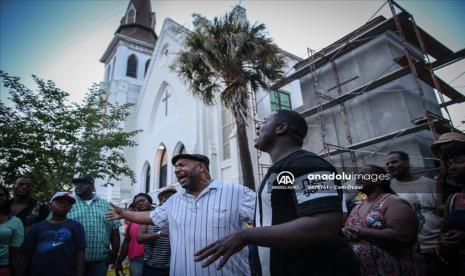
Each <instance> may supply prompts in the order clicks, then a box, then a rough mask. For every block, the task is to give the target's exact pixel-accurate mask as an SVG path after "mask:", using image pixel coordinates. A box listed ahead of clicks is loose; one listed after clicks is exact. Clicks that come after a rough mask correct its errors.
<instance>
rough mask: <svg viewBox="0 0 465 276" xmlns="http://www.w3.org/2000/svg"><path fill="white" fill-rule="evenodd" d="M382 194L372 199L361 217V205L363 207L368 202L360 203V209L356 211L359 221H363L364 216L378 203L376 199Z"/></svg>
mask: <svg viewBox="0 0 465 276" xmlns="http://www.w3.org/2000/svg"><path fill="white" fill-rule="evenodd" d="M383 194H384V193H380V194H379V195H377V196H376V197H375V198H374V199H373V201H372V202H371V203H370V205H369V206H368V208H367V209H366V211H365V212H364V214H363V217H362V216H361V215H360V210H361V209H362V207H363V205H365V202H367V201H368V200H364V201H363V202H362V204H361V205H360V208H358V209H357V215H358V217H359V218H360V220H361V221H363V220H364V219H365V217H366V215H367V214H368V213H369V212H370V210H371V208H373V205H375V204H376V203H377V202H378V198H379V197H380V196H382V195H383ZM367 199H368V197H367Z"/></svg>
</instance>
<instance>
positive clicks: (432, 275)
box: [423, 252, 442, 276]
mask: <svg viewBox="0 0 465 276" xmlns="http://www.w3.org/2000/svg"><path fill="white" fill-rule="evenodd" d="M423 259H425V263H426V272H427V275H428V276H436V275H440V274H441V271H442V268H441V266H442V263H441V260H440V259H439V257H438V255H436V252H425V253H423Z"/></svg>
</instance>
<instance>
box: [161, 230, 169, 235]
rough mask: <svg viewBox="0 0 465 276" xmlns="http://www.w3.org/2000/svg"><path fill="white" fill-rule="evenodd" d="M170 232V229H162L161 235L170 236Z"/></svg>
mask: <svg viewBox="0 0 465 276" xmlns="http://www.w3.org/2000/svg"><path fill="white" fill-rule="evenodd" d="M169 236H170V232H169V231H168V230H160V237H169Z"/></svg>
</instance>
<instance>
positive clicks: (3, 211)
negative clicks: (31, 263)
mask: <svg viewBox="0 0 465 276" xmlns="http://www.w3.org/2000/svg"><path fill="white" fill-rule="evenodd" d="M23 239H24V228H23V224H22V222H21V220H20V219H19V218H17V217H14V216H12V215H11V214H10V193H9V192H8V190H7V189H6V188H5V187H4V186H0V275H2V276H10V275H18V273H19V272H18V268H19V266H18V262H19V259H18V252H19V248H20V247H21V244H22V243H23Z"/></svg>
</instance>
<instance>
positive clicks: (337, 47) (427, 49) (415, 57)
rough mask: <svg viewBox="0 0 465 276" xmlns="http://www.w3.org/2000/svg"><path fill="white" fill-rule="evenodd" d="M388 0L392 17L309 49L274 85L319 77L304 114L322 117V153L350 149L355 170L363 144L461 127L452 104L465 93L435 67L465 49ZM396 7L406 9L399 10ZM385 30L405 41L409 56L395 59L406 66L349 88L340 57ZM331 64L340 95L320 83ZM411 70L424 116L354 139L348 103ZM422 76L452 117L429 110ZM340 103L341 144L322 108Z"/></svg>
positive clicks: (380, 18) (461, 56)
mask: <svg viewBox="0 0 465 276" xmlns="http://www.w3.org/2000/svg"><path fill="white" fill-rule="evenodd" d="M386 3H387V4H388V5H389V8H390V10H391V13H392V18H390V19H386V18H384V17H383V16H378V17H376V18H374V19H373V20H370V21H369V22H367V23H366V24H365V25H364V26H362V27H360V28H359V29H357V30H355V31H354V32H352V33H350V34H349V35H347V36H345V37H343V38H341V39H339V40H338V41H336V42H335V43H333V44H331V45H330V46H328V47H326V48H324V49H323V50H321V51H319V52H315V51H313V50H311V49H308V54H309V57H308V59H307V60H305V61H303V62H300V63H298V64H296V66H295V67H294V68H295V69H296V72H295V73H293V74H292V75H290V76H289V77H287V78H285V79H283V80H281V81H279V82H277V83H276V84H275V85H274V86H273V87H272V88H273V89H279V88H280V87H283V86H285V85H287V84H289V83H291V82H292V81H295V80H298V79H301V78H302V77H305V76H309V77H310V79H311V80H312V81H313V87H314V92H315V100H316V103H315V105H314V106H311V107H309V108H305V109H303V110H301V114H302V115H303V116H304V117H309V116H312V115H315V116H316V117H317V121H318V123H319V125H320V133H321V137H322V142H323V149H322V152H320V156H322V157H324V158H326V159H330V158H331V157H332V156H335V155H339V154H343V153H349V154H350V157H351V161H352V167H353V168H354V169H355V170H357V159H356V156H355V152H356V151H359V150H360V149H363V148H366V147H368V146H371V145H375V144H378V143H380V142H383V141H389V140H390V139H397V138H398V137H401V136H404V135H408V134H412V133H416V132H419V131H423V130H429V131H430V132H431V133H432V136H433V138H434V139H436V138H437V137H438V135H439V134H441V133H444V132H447V131H458V130H456V129H454V127H453V124H452V122H451V118H450V114H449V111H448V108H447V107H448V106H449V105H452V104H456V103H461V102H465V96H464V95H462V94H461V93H460V92H458V91H457V90H456V89H454V88H453V87H451V86H450V85H448V84H447V83H446V82H444V81H443V80H441V79H440V78H439V77H437V76H436V75H435V73H434V71H435V70H438V69H440V68H443V67H445V66H448V65H450V64H452V63H455V62H457V61H459V60H462V59H464V57H465V49H462V50H460V51H457V52H453V51H452V50H450V49H449V48H447V47H446V46H444V45H443V44H442V43H441V42H439V41H437V40H436V39H434V38H433V37H432V36H431V35H429V34H428V33H426V32H425V31H424V30H422V29H421V28H420V27H419V26H417V25H416V23H415V20H414V18H413V16H412V15H411V14H409V13H408V12H407V11H406V10H405V9H403V8H402V7H401V6H399V5H398V4H397V3H395V2H394V1H393V0H387V2H386ZM386 3H385V4H386ZM385 4H384V5H385ZM384 5H383V6H384ZM396 8H397V9H398V10H400V11H401V12H400V13H397V12H396ZM378 11H379V10H378ZM379 35H387V36H389V37H390V38H392V39H393V40H394V41H396V42H398V44H400V45H401V46H402V48H403V53H404V54H403V56H401V57H400V58H397V59H395V60H394V64H396V65H400V68H399V69H396V70H393V71H391V72H384V73H383V74H382V75H381V76H379V77H378V78H377V79H374V80H372V81H370V82H368V83H365V84H362V85H361V86H359V87H357V88H355V89H352V90H350V91H347V92H345V93H343V91H342V89H341V86H342V85H343V84H344V83H341V81H340V79H339V74H338V70H337V64H336V59H337V58H338V57H341V56H342V55H344V54H346V53H348V52H350V51H352V50H353V49H355V48H357V47H359V46H360V45H362V44H364V43H367V42H368V41H370V40H372V39H374V38H376V37H378V36H379ZM430 56H431V57H433V58H434V59H435V61H434V62H431V60H430ZM325 65H329V66H330V67H331V71H332V75H333V78H334V83H335V87H334V88H335V89H336V91H337V96H336V97H331V96H329V95H325V94H324V93H323V92H322V91H321V90H319V89H318V79H317V77H316V70H317V69H318V68H320V67H323V66H325ZM389 69H390V68H388V70H389ZM409 74H411V75H412V76H413V79H414V82H415V88H416V89H415V90H416V91H417V92H418V95H419V98H420V99H421V107H422V110H423V114H424V116H423V117H421V118H419V119H417V120H414V121H412V126H410V127H408V128H403V129H399V130H397V131H394V132H390V133H386V134H383V135H381V136H378V137H374V138H371V139H369V140H365V141H362V142H358V143H353V139H352V135H351V131H350V125H349V118H348V113H347V110H346V106H345V103H347V102H348V101H349V100H352V99H354V98H356V97H358V96H360V95H363V94H365V93H370V92H371V91H374V89H376V88H378V87H381V86H382V85H384V84H387V83H389V82H392V81H394V80H397V79H399V78H401V77H404V76H406V75H409ZM349 81H350V80H349ZM420 81H423V82H425V83H426V84H428V85H429V86H431V87H432V88H434V89H435V90H436V92H437V94H438V96H439V101H440V103H439V106H440V108H443V109H444V111H445V113H446V114H447V115H448V117H449V118H448V119H445V118H443V117H442V116H440V115H437V114H433V113H431V112H429V111H428V110H427V107H426V100H425V91H423V88H422V86H421V83H420ZM332 89H333V88H332ZM433 91H434V90H433ZM433 93H434V92H433ZM444 96H447V97H448V98H449V99H450V100H449V101H445V99H444ZM321 99H324V100H325V101H324V102H322V101H321ZM336 106H339V107H340V111H339V112H340V113H341V115H342V119H343V122H344V125H345V128H346V131H345V136H346V140H347V145H344V146H341V145H340V144H338V145H333V144H329V143H327V142H326V125H325V122H324V120H323V119H322V113H323V112H324V111H326V110H328V109H330V108H333V107H336ZM378 150H379V149H378Z"/></svg>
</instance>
